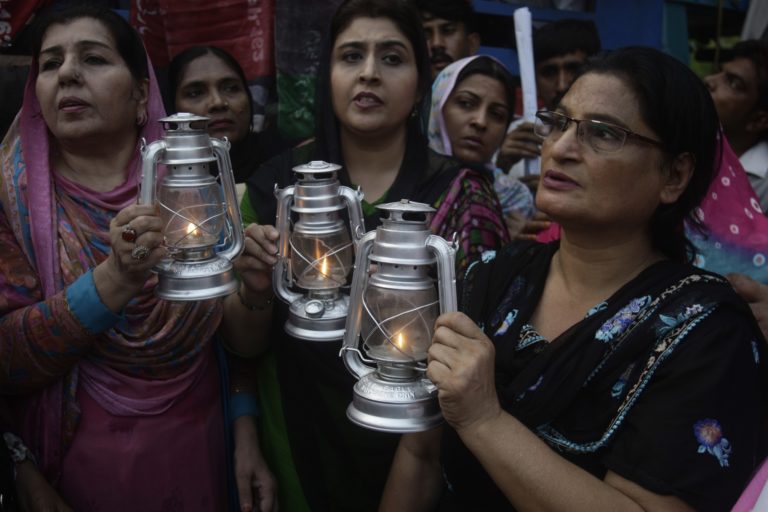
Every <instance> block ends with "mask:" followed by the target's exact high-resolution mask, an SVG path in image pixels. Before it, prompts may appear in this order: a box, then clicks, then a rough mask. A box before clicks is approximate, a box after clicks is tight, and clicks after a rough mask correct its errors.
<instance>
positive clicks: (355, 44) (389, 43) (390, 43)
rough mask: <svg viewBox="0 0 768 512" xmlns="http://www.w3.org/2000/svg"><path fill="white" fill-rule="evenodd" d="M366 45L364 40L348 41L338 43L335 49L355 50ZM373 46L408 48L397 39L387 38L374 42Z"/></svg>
mask: <svg viewBox="0 0 768 512" xmlns="http://www.w3.org/2000/svg"><path fill="white" fill-rule="evenodd" d="M367 46H368V43H366V42H365V41H349V42H346V43H343V44H340V45H339V47H338V48H337V49H338V50H343V49H346V48H354V49H356V50H361V49H363V48H365V47H367ZM375 46H376V49H382V48H384V49H386V48H393V47H398V48H402V49H403V50H408V47H407V46H406V45H405V43H404V42H402V41H400V40H398V39H387V40H385V41H379V42H377V43H376V44H375Z"/></svg>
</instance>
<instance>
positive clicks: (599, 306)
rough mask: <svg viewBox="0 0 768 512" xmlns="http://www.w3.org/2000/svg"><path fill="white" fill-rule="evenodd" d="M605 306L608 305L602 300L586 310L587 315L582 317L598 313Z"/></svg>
mask: <svg viewBox="0 0 768 512" xmlns="http://www.w3.org/2000/svg"><path fill="white" fill-rule="evenodd" d="M607 307H608V302H606V301H603V302H601V303H600V304H598V305H597V306H595V307H593V308H592V309H590V310H589V311H587V316H585V317H584V318H589V317H591V316H592V315H594V314H595V313H599V312H601V311H603V310H604V309H606V308H607Z"/></svg>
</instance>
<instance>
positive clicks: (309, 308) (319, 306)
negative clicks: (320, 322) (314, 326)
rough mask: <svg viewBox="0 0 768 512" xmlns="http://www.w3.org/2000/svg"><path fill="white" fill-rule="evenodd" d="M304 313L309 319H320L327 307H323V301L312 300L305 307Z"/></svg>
mask: <svg viewBox="0 0 768 512" xmlns="http://www.w3.org/2000/svg"><path fill="white" fill-rule="evenodd" d="M304 311H305V312H306V313H307V316H308V317H309V318H320V317H321V316H323V313H324V312H325V306H323V303H322V301H319V300H310V301H309V302H307V304H306V305H305V306H304Z"/></svg>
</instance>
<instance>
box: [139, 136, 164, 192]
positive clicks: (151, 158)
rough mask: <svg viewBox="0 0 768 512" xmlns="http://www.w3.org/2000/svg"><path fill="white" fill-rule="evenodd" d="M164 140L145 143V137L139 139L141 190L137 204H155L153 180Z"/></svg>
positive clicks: (155, 176)
mask: <svg viewBox="0 0 768 512" xmlns="http://www.w3.org/2000/svg"><path fill="white" fill-rule="evenodd" d="M165 147H166V145H165V141H164V140H156V141H154V142H152V143H151V144H149V145H147V141H146V139H144V138H143V137H142V139H141V190H140V191H139V204H155V188H156V187H155V180H156V178H157V158H158V155H159V154H160V152H161V151H165Z"/></svg>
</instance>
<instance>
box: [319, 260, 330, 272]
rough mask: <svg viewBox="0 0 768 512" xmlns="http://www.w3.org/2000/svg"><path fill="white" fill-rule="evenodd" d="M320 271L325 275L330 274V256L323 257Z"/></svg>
mask: <svg viewBox="0 0 768 512" xmlns="http://www.w3.org/2000/svg"><path fill="white" fill-rule="evenodd" d="M320 273H321V274H322V275H323V276H327V275H328V258H323V262H322V263H321V264H320Z"/></svg>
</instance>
